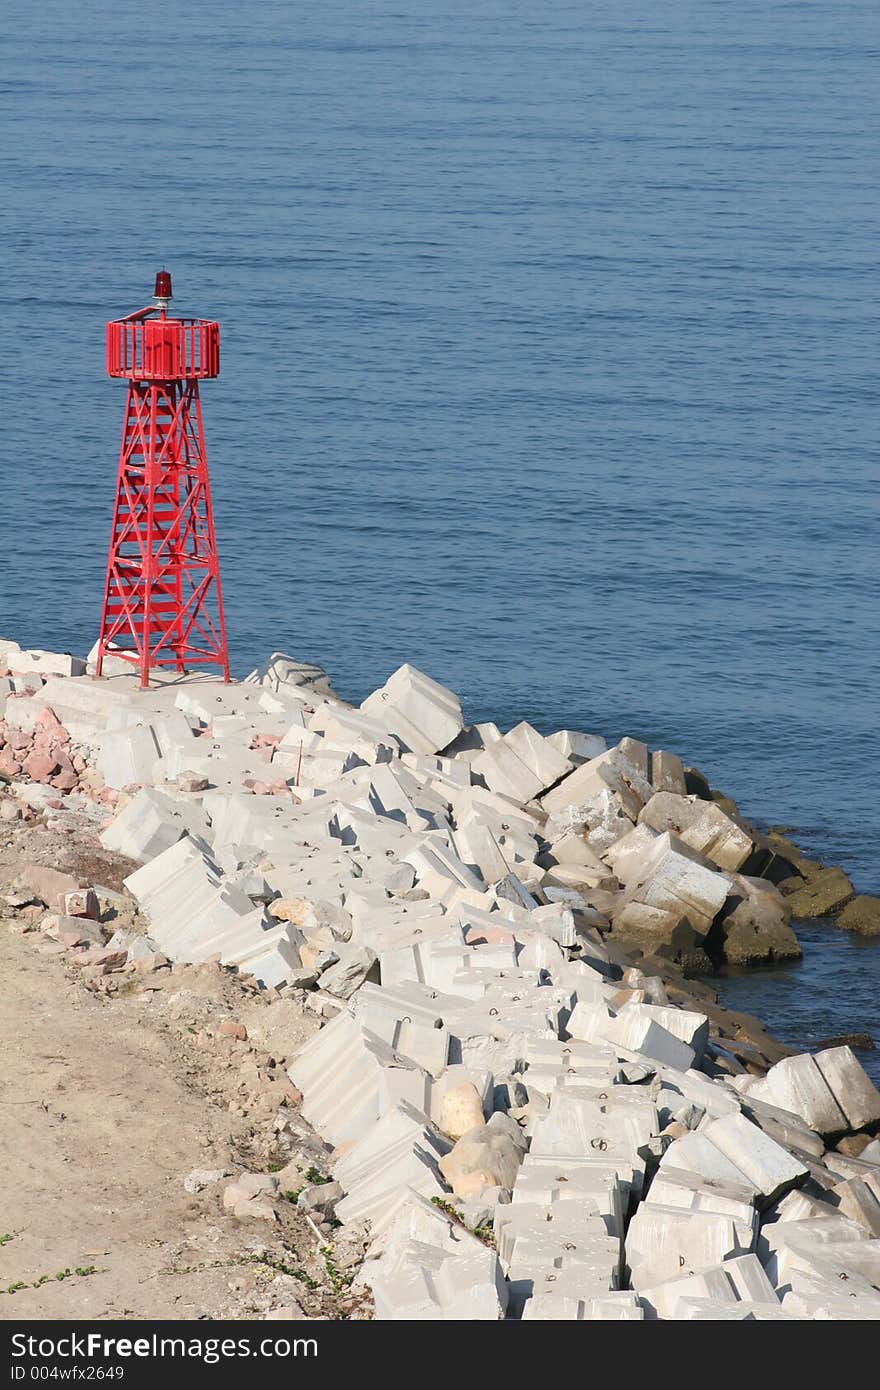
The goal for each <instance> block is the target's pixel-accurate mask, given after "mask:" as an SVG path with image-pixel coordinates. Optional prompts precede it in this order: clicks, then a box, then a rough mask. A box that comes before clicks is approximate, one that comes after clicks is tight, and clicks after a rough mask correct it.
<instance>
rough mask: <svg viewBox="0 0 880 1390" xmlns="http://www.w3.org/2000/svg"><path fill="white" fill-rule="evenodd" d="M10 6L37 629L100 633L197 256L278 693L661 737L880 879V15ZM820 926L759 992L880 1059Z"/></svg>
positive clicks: (239, 620) (12, 287)
mask: <svg viewBox="0 0 880 1390" xmlns="http://www.w3.org/2000/svg"><path fill="white" fill-rule="evenodd" d="M4 16H5V23H4V26H3V28H4V33H3V36H2V43H3V54H2V58H3V61H2V66H0V93H2V96H0V102H2V113H3V123H4V127H5V132H6V134H5V139H4V141H3V146H2V150H0V163H2V177H3V187H4V189H5V195H4V197H3V200H2V207H0V232H2V244H3V246H4V249H5V255H4V286H3V319H4V323H3V331H2V334H0V383H2V391H3V399H4V409H3V424H2V431H0V439H2V447H3V455H4V459H3V506H2V508H0V631H3V632H5V633H8V634H9V635H10V636H14V637H16V638H17V639H19V640H21V641H25V642H28V643H30V644H32V645H41V646H48V647H53V646H54V647H62V648H69V649H73V650H79V651H83V650H85V649H87V648H88V647H89V646H90V645H91V643H92V641H93V640H94V637H95V635H96V625H97V621H98V616H99V604H100V591H101V584H102V576H103V565H104V558H105V550H106V542H107V536H108V529H109V520H110V506H111V501H112V492H113V485H114V470H115V464H116V453H117V449H118V436H119V431H120V428H121V412H122V396H121V394H120V388H119V386H118V385H116V384H111V383H110V382H109V381H108V380H107V379H106V378H105V376H104V367H103V325H104V322H105V320H107V319H108V318H112V317H116V316H119V315H120V314H121V313H125V312H128V311H130V310H131V309H134V308H137V307H139V306H140V305H141V304H142V303H144V302H146V300H147V298H148V297H149V292H150V290H151V286H152V275H153V273H154V271H155V270H156V269H157V268H158V267H159V266H160V265H162V264H167V265H168V266H169V267H170V268H171V270H172V272H173V274H174V282H175V292H176V295H177V298H176V301H175V309H176V310H177V311H179V312H192V313H201V314H206V315H210V316H212V317H213V316H215V317H217V318H219V319H220V320H221V324H222V333H223V355H222V363H223V367H222V375H221V377H220V378H219V380H217V381H216V382H213V383H211V384H210V385H208V386H206V388H205V390H204V392H203V402H204V409H205V417H206V425H207V431H208V443H209V454H210V462H211V469H212V481H213V488H214V495H215V505H216V509H217V520H218V533H219V541H220V548H221V559H222V570H223V580H224V592H225V599H226V608H227V619H228V625H229V630H230V641H231V649H232V658H233V666H234V669H235V670H236V671H237V672H238V673H239V674H243V673H244V672H245V671H246V670H247V669H248V668H249V667H250V666H252V665H254V664H255V663H256V661H257V660H258V659H260V658H261V657H262V656H263V655H264V654H265V653H267V652H268V651H269V650H271V649H274V648H282V649H284V650H287V651H291V652H293V653H295V654H297V655H300V656H303V657H309V658H315V659H317V660H319V661H321V662H322V663H324V664H325V665H326V666H327V667H328V669H329V670H330V671H331V673H332V675H333V677H334V680H335V682H336V684H337V687H338V688H339V689H340V691H341V692H342V693H344V694H345V695H346V696H348V697H349V698H352V699H359V698H361V697H363V695H365V694H366V693H367V692H368V691H369V690H370V689H372V688H374V687H375V686H376V685H378V684H379V683H381V682H382V681H383V680H384V679H385V677H386V676H387V675H388V673H389V671H390V670H392V669H393V668H394V667H395V666H396V665H398V664H399V663H400V662H401V661H402V660H411V661H413V662H414V663H416V664H417V665H419V666H421V667H423V668H425V669H426V670H427V671H429V672H430V673H431V674H432V675H434V676H435V677H437V678H438V679H440V680H442V681H444V682H447V683H449V684H450V685H452V686H454V687H455V689H456V690H458V691H459V692H460V693H461V696H462V698H463V702H464V705H465V709H466V712H467V713H468V715H469V716H470V717H472V718H494V719H496V720H497V721H498V722H500V723H502V724H508V725H509V724H511V723H513V722H515V721H516V720H518V719H520V718H527V719H530V720H532V721H534V722H535V723H536V724H538V725H539V726H540V727H542V728H545V729H550V728H555V727H562V726H571V727H575V728H582V729H588V730H596V731H600V732H602V733H605V734H606V735H608V736H610V737H617V736H619V735H620V734H622V733H630V734H633V735H637V736H639V737H642V738H644V739H647V740H648V741H649V742H650V743H651V744H652V745H654V746H663V747H667V748H671V749H674V750H675V751H677V752H679V753H681V754H682V755H683V756H684V757H685V759H686V761H691V762H693V763H695V764H697V765H698V766H700V767H701V768H702V769H703V770H704V771H705V772H706V773H707V775H709V777H710V779H711V781H712V782H713V785H716V786H719V787H721V788H723V789H724V790H725V791H727V792H728V793H729V794H731V795H733V796H734V797H736V798H737V800H738V801H739V803H740V805H741V808H742V810H743V812H744V813H745V814H747V815H749V816H752V817H756V818H758V819H759V820H761V821H767V822H776V823H783V824H786V825H788V826H790V827H792V829H793V831H794V832H795V834H796V837H797V838H798V839H799V840H800V842H801V843H802V844H803V845H804V847H805V848H806V849H808V850H810V851H813V852H815V853H816V854H820V855H822V856H823V857H825V858H827V859H828V860H830V861H832V862H834V863H839V864H841V865H843V866H845V867H846V868H847V869H848V870H849V871H850V872H851V873H852V874H853V876H854V878H855V880H856V883H857V886H858V887H859V888H860V889H861V890H862V891H875V892H876V891H878V890H880V874H878V867H877V840H878V810H877V802H878V798H877V794H876V771H875V768H876V713H877V710H876V691H877V678H878V642H877V638H878V606H877V584H876V564H875V537H876V513H877V491H876V481H877V411H876V370H875V342H876V325H877V314H876V297H875V291H876V247H877V234H878V210H880V199H878V192H877V181H876V161H877V153H878V150H877V130H878V110H877V106H878V100H877V97H878V88H877V82H876V63H877V58H878V49H880V11H878V7H877V5H876V4H875V3H874V0H840V3H835V4H833V5H829V4H828V3H827V2H823V3H818V2H817V0H804V2H803V3H794V2H784V0H761V3H753V2H751V0H741V3H737V4H735V5H732V4H729V3H722V2H721V0H667V3H665V4H662V5H660V4H656V3H646V0H632V3H630V4H628V5H626V6H622V5H619V4H614V3H610V0H590V3H587V4H584V3H583V0H579V2H578V3H571V0H554V3H551V4H548V5H534V4H526V3H522V0H504V2H503V3H502V2H501V0H485V3H482V4H479V5H473V4H466V3H462V0H432V3H431V4H430V5H427V4H421V3H415V0H394V2H392V0H389V3H378V2H376V3H374V2H373V0H357V2H356V0H325V3H323V4H321V5H310V4H304V3H290V0H264V3H261V4H259V5H256V4H248V3H246V0H214V3H212V4H211V5H200V6H183V5H179V4H173V3H170V2H169V0H153V3H151V4H150V5H148V6H144V5H143V4H141V3H134V0H112V3H111V0H83V3H81V4H79V5H75V6H72V5H70V4H61V3H60V2H59V0H41V3H40V4H39V5H32V4H30V3H22V2H21V0H8V3H7V6H6V7H5V9H4ZM803 938H804V945H805V953H806V956H805V962H804V964H803V965H801V966H799V967H795V968H793V969H791V970H786V971H774V972H762V973H761V974H760V975H756V976H750V977H746V978H743V977H740V978H738V979H736V980H732V981H730V982H729V983H727V984H724V985H723V990H724V994H725V997H726V998H728V999H729V1000H730V1002H732V1003H735V1004H736V1005H737V1006H738V1007H742V1008H752V1009H755V1010H756V1011H758V1012H760V1013H761V1015H762V1017H764V1018H765V1019H766V1020H767V1021H768V1022H769V1023H770V1025H771V1026H772V1027H774V1028H775V1029H776V1030H777V1031H778V1032H779V1033H780V1034H781V1035H782V1036H784V1037H787V1038H789V1039H791V1041H793V1042H795V1043H798V1044H808V1043H810V1042H813V1041H815V1040H816V1038H817V1037H820V1036H822V1035H824V1034H827V1033H828V1032H839V1031H843V1030H844V1029H847V1030H848V1029H856V1028H858V1029H865V1028H871V1029H873V1030H874V1032H875V1034H876V1035H877V1037H878V1040H880V945H878V944H874V945H872V944H865V943H864V942H858V941H852V940H851V939H850V938H849V937H847V936H845V935H844V934H843V933H840V932H839V931H837V930H836V929H834V928H833V927H807V928H805V929H804V932H803ZM877 1056H878V1057H880V1054H877ZM868 1060H872V1059H870V1058H869V1059H868ZM875 1071H880V1064H878V1063H877V1062H876V1061H875Z"/></svg>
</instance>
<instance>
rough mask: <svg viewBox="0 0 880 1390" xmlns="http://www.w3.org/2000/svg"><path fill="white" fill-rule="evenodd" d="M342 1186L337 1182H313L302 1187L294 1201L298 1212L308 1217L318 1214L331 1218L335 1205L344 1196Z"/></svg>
mask: <svg viewBox="0 0 880 1390" xmlns="http://www.w3.org/2000/svg"><path fill="white" fill-rule="evenodd" d="M344 1195H345V1194H344V1192H343V1189H342V1184H341V1183H338V1182H314V1183H309V1184H308V1186H306V1187H304V1188H303V1189H302V1191H301V1192H300V1194H299V1196H298V1197H297V1199H296V1205H297V1206H298V1207H299V1209H300V1211H307V1212H308V1213H309V1215H310V1216H311V1215H313V1214H314V1213H315V1212H319V1213H320V1215H321V1216H325V1217H326V1216H332V1215H333V1213H334V1211H335V1210H336V1203H337V1202H341V1201H342V1198H343V1196H344Z"/></svg>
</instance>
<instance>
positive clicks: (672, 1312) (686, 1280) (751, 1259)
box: [639, 1254, 781, 1319]
mask: <svg viewBox="0 0 880 1390" xmlns="http://www.w3.org/2000/svg"><path fill="white" fill-rule="evenodd" d="M639 1302H640V1304H641V1305H642V1307H643V1308H644V1309H645V1313H646V1316H647V1317H648V1318H652V1319H653V1318H662V1319H680V1318H682V1317H684V1316H687V1314H686V1312H685V1310H684V1309H683V1307H682V1304H683V1303H685V1302H687V1303H691V1302H699V1303H702V1304H706V1305H709V1306H711V1308H712V1309H713V1310H716V1311H717V1310H721V1309H723V1308H725V1307H730V1306H731V1305H732V1304H740V1303H747V1304H751V1303H766V1304H769V1305H771V1306H772V1305H774V1304H775V1305H776V1306H777V1308H779V1307H780V1306H781V1305H780V1304H779V1299H778V1297H777V1295H776V1291H775V1289H774V1288H773V1285H772V1284H771V1283H770V1280H769V1279H768V1278H767V1276H766V1274H765V1273H764V1270H763V1268H762V1267H761V1262H760V1260H759V1259H758V1257H757V1256H756V1255H754V1254H748V1255H737V1256H734V1258H733V1259H729V1260H725V1262H724V1263H723V1264H719V1265H714V1266H712V1267H711V1268H708V1269H703V1270H701V1271H700V1272H699V1273H696V1274H694V1273H690V1274H684V1275H679V1276H678V1278H673V1279H669V1280H667V1281H666V1282H665V1283H662V1284H656V1285H654V1286H653V1287H651V1288H645V1289H640V1291H639Z"/></svg>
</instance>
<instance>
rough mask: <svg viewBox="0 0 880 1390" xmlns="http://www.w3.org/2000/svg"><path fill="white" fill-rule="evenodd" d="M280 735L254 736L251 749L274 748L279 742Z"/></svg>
mask: <svg viewBox="0 0 880 1390" xmlns="http://www.w3.org/2000/svg"><path fill="white" fill-rule="evenodd" d="M281 738H282V735H281V734H254V736H253V738H252V739H251V748H274V747H276V745H277V744H279V743H280V742H281Z"/></svg>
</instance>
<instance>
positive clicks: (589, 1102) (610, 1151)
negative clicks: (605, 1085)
mask: <svg viewBox="0 0 880 1390" xmlns="http://www.w3.org/2000/svg"><path fill="white" fill-rule="evenodd" d="M615 1089H616V1088H615V1087H613V1086H612V1087H609V1089H608V1095H607V1099H605V1100H600V1099H598V1098H597V1099H591V1098H589V1097H580V1096H577V1095H575V1094H573V1093H570V1092H569V1091H568V1090H566V1089H563V1090H561V1091H559V1090H557V1091H555V1092H554V1094H553V1096H552V1097H551V1100H550V1109H549V1110H548V1111H547V1113H546V1114H543V1115H538V1116H536V1117H535V1119H534V1121H533V1122H532V1123H531V1125H530V1130H531V1140H532V1142H531V1148H530V1152H531V1153H533V1154H536V1155H541V1154H546V1155H550V1156H554V1157H557V1158H558V1157H560V1156H567V1155H573V1156H575V1157H577V1156H579V1155H582V1156H587V1155H593V1156H594V1157H598V1158H602V1159H604V1160H605V1161H608V1160H609V1159H615V1158H622V1159H626V1160H627V1161H628V1162H632V1163H634V1164H636V1165H637V1164H638V1160H639V1158H641V1157H643V1155H644V1153H645V1152H646V1151H647V1150H648V1148H649V1146H650V1141H651V1139H652V1137H653V1136H654V1135H656V1134H657V1132H658V1124H657V1112H656V1109H655V1108H654V1106H653V1105H650V1104H649V1105H648V1106H646V1107H641V1106H638V1107H637V1106H631V1105H617V1104H615V1103H614V1091H615Z"/></svg>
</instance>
